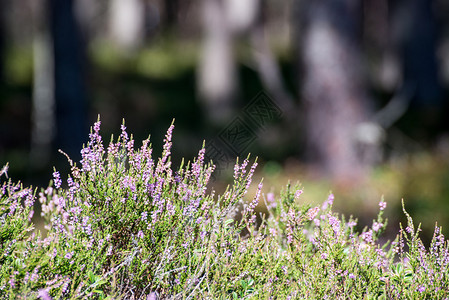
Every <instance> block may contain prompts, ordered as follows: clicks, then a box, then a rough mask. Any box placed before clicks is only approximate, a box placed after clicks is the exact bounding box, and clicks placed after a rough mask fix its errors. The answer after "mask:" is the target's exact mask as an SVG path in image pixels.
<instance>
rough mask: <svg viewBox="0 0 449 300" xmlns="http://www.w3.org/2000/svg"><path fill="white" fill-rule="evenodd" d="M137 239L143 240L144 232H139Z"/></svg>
mask: <svg viewBox="0 0 449 300" xmlns="http://www.w3.org/2000/svg"><path fill="white" fill-rule="evenodd" d="M137 237H138V238H140V239H143V232H142V230H139V232H138V233H137Z"/></svg>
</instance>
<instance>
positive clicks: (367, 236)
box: [360, 230, 373, 244]
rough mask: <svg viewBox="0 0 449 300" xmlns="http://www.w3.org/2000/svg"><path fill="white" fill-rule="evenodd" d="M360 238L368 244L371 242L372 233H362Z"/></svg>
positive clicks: (369, 231)
mask: <svg viewBox="0 0 449 300" xmlns="http://www.w3.org/2000/svg"><path fill="white" fill-rule="evenodd" d="M360 236H361V237H362V239H363V240H364V241H365V242H366V243H368V244H370V243H372V242H373V232H372V231H371V230H368V231H366V232H364V233H362V234H361V235H360Z"/></svg>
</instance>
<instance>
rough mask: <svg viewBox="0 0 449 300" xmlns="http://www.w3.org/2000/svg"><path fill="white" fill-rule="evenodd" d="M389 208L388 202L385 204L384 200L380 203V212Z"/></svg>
mask: <svg viewBox="0 0 449 300" xmlns="http://www.w3.org/2000/svg"><path fill="white" fill-rule="evenodd" d="M386 207H387V202H385V201H384V200H383V199H382V200H380V202H379V208H380V210H384V209H385V208H386Z"/></svg>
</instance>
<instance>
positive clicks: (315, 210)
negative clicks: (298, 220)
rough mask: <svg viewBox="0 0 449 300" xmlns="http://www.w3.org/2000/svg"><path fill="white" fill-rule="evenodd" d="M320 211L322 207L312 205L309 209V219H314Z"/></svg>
mask: <svg viewBox="0 0 449 300" xmlns="http://www.w3.org/2000/svg"><path fill="white" fill-rule="evenodd" d="M319 211H320V208H319V207H318V206H316V207H312V208H310V209H309V210H308V211H307V219H308V220H309V221H312V220H313V219H315V217H316V216H317V214H318V212H319Z"/></svg>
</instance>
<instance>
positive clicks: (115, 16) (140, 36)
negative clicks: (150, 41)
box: [109, 0, 145, 53]
mask: <svg viewBox="0 0 449 300" xmlns="http://www.w3.org/2000/svg"><path fill="white" fill-rule="evenodd" d="M109 30H110V34H111V38H112V40H113V42H114V43H115V44H116V45H117V46H118V47H119V48H120V49H121V50H123V51H124V52H125V53H126V52H128V53H132V52H133V51H135V50H137V49H138V48H139V46H141V45H142V42H143V40H144V35H145V6H144V3H143V1H141V0H111V2H110V15H109Z"/></svg>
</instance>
